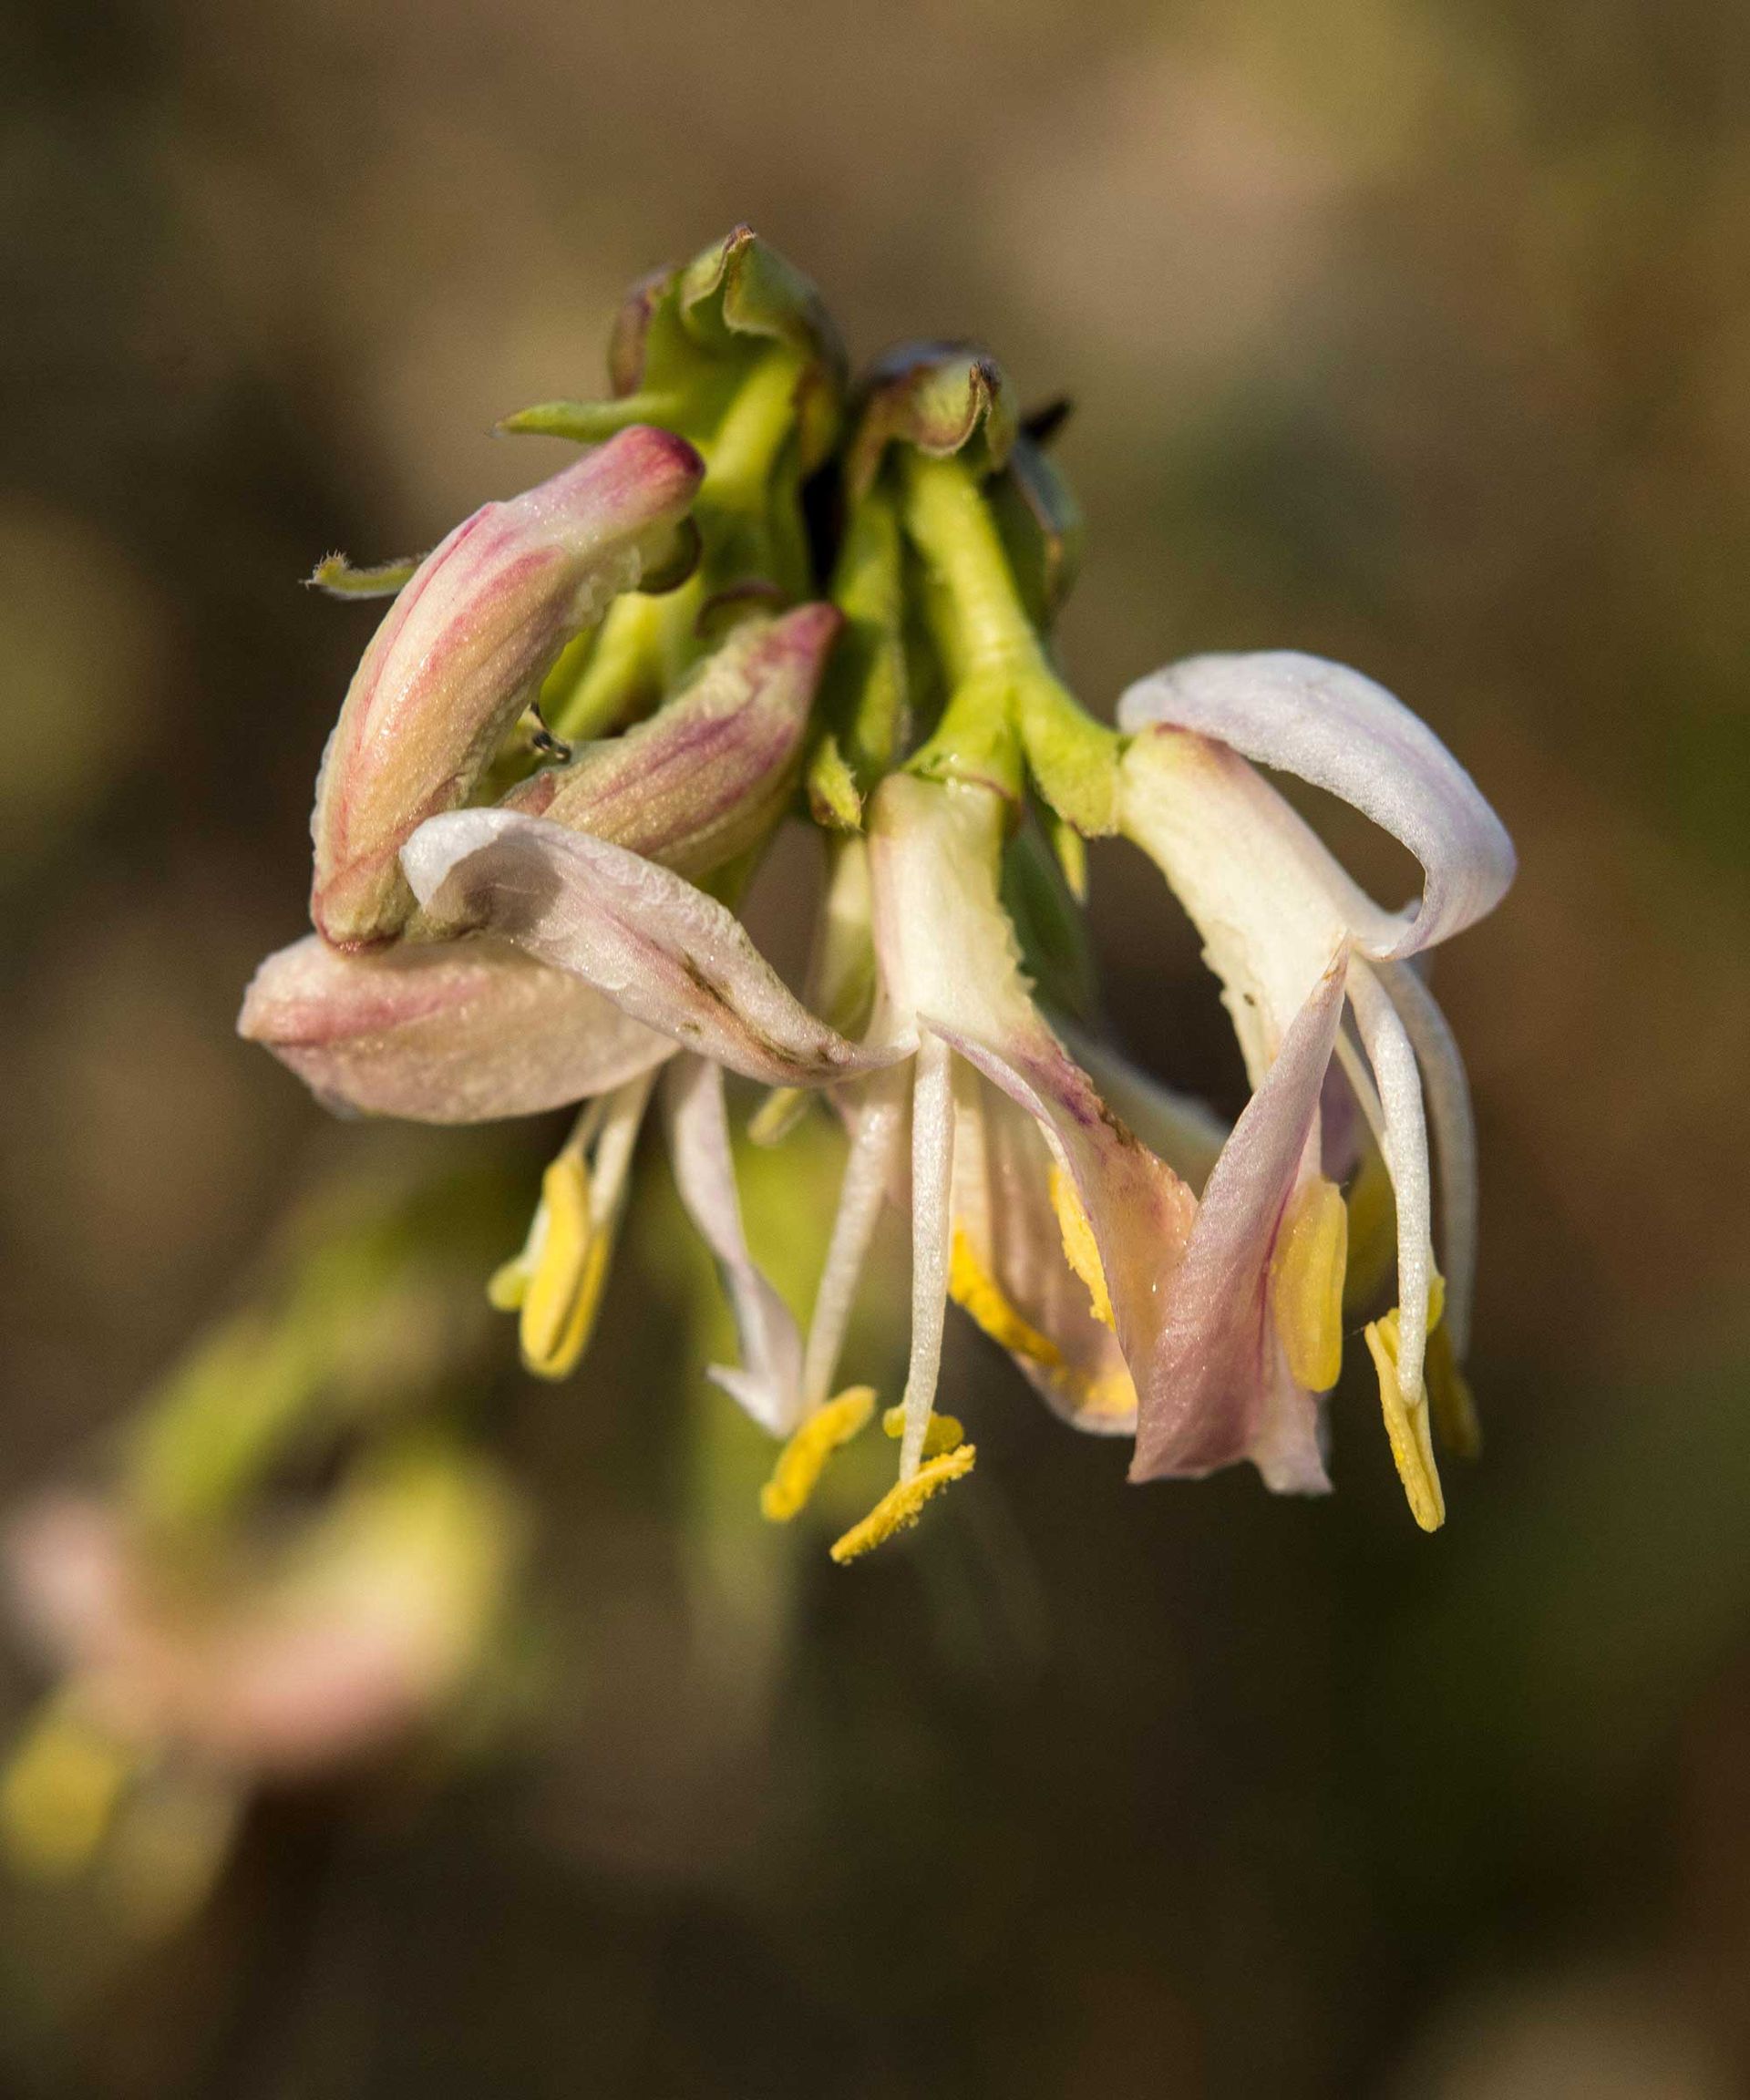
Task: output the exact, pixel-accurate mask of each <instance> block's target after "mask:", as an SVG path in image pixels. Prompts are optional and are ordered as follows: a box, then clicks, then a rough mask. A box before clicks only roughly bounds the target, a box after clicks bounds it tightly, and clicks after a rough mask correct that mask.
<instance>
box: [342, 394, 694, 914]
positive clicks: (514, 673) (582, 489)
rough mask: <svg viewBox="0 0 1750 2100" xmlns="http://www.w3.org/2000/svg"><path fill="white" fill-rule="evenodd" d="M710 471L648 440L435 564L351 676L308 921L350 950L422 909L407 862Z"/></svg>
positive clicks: (677, 442)
mask: <svg viewBox="0 0 1750 2100" xmlns="http://www.w3.org/2000/svg"><path fill="white" fill-rule="evenodd" d="M703 473H704V468H703V465H702V463H701V461H700V459H699V457H698V455H697V453H695V451H694V449H693V448H692V447H691V446H690V445H689V444H687V443H686V441H685V439H684V438H676V437H674V435H673V434H672V433H670V432H668V431H664V430H657V429H654V428H650V427H643V426H640V427H636V428H633V429H630V430H626V431H623V432H622V433H621V435H620V436H618V437H617V438H613V439H612V440H611V441H610V442H609V443H608V444H605V445H603V446H602V448H600V449H599V450H597V451H594V452H592V453H590V454H589V455H587V456H586V457H585V458H582V459H580V460H579V461H578V462H577V463H576V465H575V466H572V467H569V468H566V469H565V471H564V472H563V473H562V474H556V475H555V476H554V477H553V478H552V479H551V480H550V481H544V482H542V483H541V484H540V487H539V488H536V489H530V490H528V492H527V493H526V494H524V495H521V496H518V497H515V498H513V499H511V500H510V502H506V503H489V504H487V505H486V506H485V507H484V508H483V509H481V510H477V511H476V512H475V513H474V515H473V516H472V517H471V518H469V519H468V520H465V521H464V522H463V523H462V524H460V525H458V527H457V528H456V530H455V531H453V532H452V533H451V534H450V535H449V537H448V539H447V540H445V541H444V542H443V544H442V545H441V546H440V547H438V549H436V551H434V552H432V553H431V554H429V555H428V556H427V558H426V560H425V561H423V562H421V564H420V565H419V568H418V570H417V572H416V574H415V575H414V577H413V579H412V581H411V582H409V583H408V584H407V587H406V589H405V590H404V591H403V592H401V594H400V595H399V597H398V598H397V599H396V602H395V604H394V606H393V608H392V609H391V611H390V612H389V614H388V617H387V618H386V620H385V621H384V623H383V624H382V626H381V627H379V628H378V629H377V632H376V635H375V636H374V637H373V639H372V642H371V644H370V646H369V648H368V649H366V651H365V656H364V659H363V661H362V662H361V663H360V664H359V667H358V670H357V672H356V674H355V676H354V679H353V683H352V685H351V687H350V689H349V690H348V692H347V695H346V699H345V705H343V706H342V708H341V713H340V720H339V722H338V724H337V725H336V726H335V733H334V735H333V736H332V737H331V738H330V740H329V745H328V749H327V752H326V754H325V756H324V760H323V766H322V773H321V777H320V778H319V779H318V781H317V783H316V807H315V814H314V818H313V819H312V827H311V828H312V831H313V833H314V839H315V879H314V885H313V888H312V891H311V916H312V918H313V919H314V921H315V924H316V927H317V930H318V931H319V932H321V933H322V934H323V936H324V939H326V940H328V941H331V942H335V944H336V945H339V946H345V947H359V946H364V945H365V944H367V943H369V942H376V941H381V940H385V939H386V938H387V937H389V936H390V935H392V934H393V933H394V932H396V930H397V929H398V928H399V927H400V926H401V925H402V924H403V923H404V921H406V919H407V916H408V914H409V913H410V911H412V908H413V901H412V897H411V894H410V893H409V891H408V890H407V884H406V882H405V881H404V880H403V879H402V876H401V872H400V867H399V863H398V860H397V858H396V856H397V855H398V853H399V851H400V849H401V846H402V844H403V843H404V841H405V840H406V839H407V838H408V836H409V835H410V834H411V833H412V832H413V830H414V829H416V828H417V826H418V825H419V824H421V823H422V822H423V821H424V820H425V819H426V818H427V817H431V816H435V815H437V814H438V812H439V811H442V810H446V809H453V808H458V806H459V805H460V804H461V803H463V802H464V801H466V800H467V798H468V793H469V790H470V789H471V788H472V787H473V786H474V784H475V782H476V781H477V780H478V778H479V775H480V773H481V771H482V769H483V768H484V767H485V766H486V764H487V763H488V761H489V759H490V757H491V756H492V754H493V751H494V750H495V749H496V748H497V746H498V745H499V742H500V741H501V740H502V738H503V736H505V733H506V732H507V731H508V730H509V729H510V726H511V725H512V724H513V723H514V722H515V720H516V719H517V716H518V715H520V713H521V711H522V709H523V707H524V705H526V704H527V702H528V700H529V699H530V696H531V695H533V694H534V692H535V691H536V689H537V688H538V687H539V685H540V681H541V679H542V678H543V677H544V676H545V674H546V673H547V672H548V671H549V670H550V669H551V666H552V664H553V663H554V661H555V659H556V658H557V657H558V655H559V653H560V651H561V649H562V648H563V647H564V646H565V644H566V643H568V642H569V641H570V640H571V638H572V637H573V636H574V635H576V634H578V633H582V631H583V630H584V629H585V628H586V627H589V626H591V625H592V624H593V623H594V622H595V621H597V620H598V619H599V618H600V617H601V615H602V612H603V610H604V609H605V607H606V606H607V604H608V602H609V601H610V600H611V599H612V598H613V597H615V596H616V595H617V594H618V593H619V592H622V591H626V590H630V589H632V588H633V586H634V585H636V584H637V583H638V582H639V581H640V578H641V576H642V575H643V572H644V570H645V567H646V565H647V564H652V563H654V562H656V561H661V560H662V559H663V557H664V554H665V553H666V551H667V550H668V549H669V548H670V547H671V546H672V543H673V537H674V527H675V526H676V525H677V524H678V523H679V522H680V520H682V519H683V518H684V517H685V513H686V510H687V508H688V506H689V505H690V504H691V502H692V500H693V497H694V495H695V491H696V490H697V488H698V485H699V481H700V479H701V477H702V475H703Z"/></svg>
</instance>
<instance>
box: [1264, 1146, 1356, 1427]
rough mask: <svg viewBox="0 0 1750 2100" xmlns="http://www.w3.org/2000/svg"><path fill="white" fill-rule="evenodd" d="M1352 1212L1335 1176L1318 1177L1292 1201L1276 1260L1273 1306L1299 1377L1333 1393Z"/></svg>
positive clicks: (1291, 1366) (1338, 1367)
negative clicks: (1344, 1200)
mask: <svg viewBox="0 0 1750 2100" xmlns="http://www.w3.org/2000/svg"><path fill="white" fill-rule="evenodd" d="M1348 1254H1349V1212H1348V1210H1347V1209H1346V1208H1345V1206H1344V1204H1343V1194H1342V1191H1341V1190H1340V1189H1338V1188H1337V1185H1336V1183H1335V1182H1334V1181H1327V1180H1325V1179H1324V1178H1323V1176H1322V1175H1320V1176H1315V1177H1313V1178H1312V1179H1311V1180H1309V1181H1308V1182H1307V1183H1306V1185H1305V1186H1304V1187H1303V1188H1302V1189H1299V1190H1298V1191H1297V1192H1296V1194H1295V1195H1294V1197H1293V1198H1292V1200H1291V1202H1290V1203H1289V1206H1288V1213H1287V1215H1286V1217H1285V1218H1284V1219H1283V1220H1282V1230H1281V1231H1280V1232H1279V1233H1278V1234H1277V1236H1276V1252H1275V1255H1274V1257H1273V1259H1272V1261H1271V1294H1270V1302H1271V1312H1273V1313H1274V1315H1275V1320H1276V1332H1277V1333H1279V1334H1280V1335H1281V1336H1282V1347H1283V1349H1284V1350H1285V1351H1286V1352H1287V1354H1288V1367H1289V1369H1290V1370H1291V1371H1292V1373H1293V1374H1294V1376H1295V1378H1296V1379H1297V1380H1298V1382H1299V1383H1300V1384H1301V1385H1306V1386H1310V1387H1311V1388H1312V1391H1313V1392H1314V1393H1328V1392H1329V1391H1330V1390H1331V1388H1332V1386H1333V1385H1335V1384H1336V1382H1337V1374H1338V1373H1339V1372H1340V1371H1341V1370H1342V1369H1343V1271H1344V1268H1345V1265H1346V1263H1347V1261H1348Z"/></svg>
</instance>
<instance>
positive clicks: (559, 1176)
mask: <svg viewBox="0 0 1750 2100" xmlns="http://www.w3.org/2000/svg"><path fill="white" fill-rule="evenodd" d="M654 1077H655V1076H654V1073H646V1074H643V1076H640V1077H638V1078H636V1079H633V1080H629V1081H628V1082H627V1083H626V1085H625V1086H619V1087H616V1088H615V1089H614V1091H613V1092H612V1093H611V1094H604V1095H602V1096H601V1098H600V1099H599V1100H595V1101H592V1102H591V1103H590V1104H589V1105H588V1106H587V1107H585V1108H584V1110H583V1112H582V1115H581V1116H579V1117H578V1119H577V1123H576V1126H575V1127H574V1128H573V1129H572V1131H571V1136H570V1137H568V1138H567V1139H566V1141H565V1144H564V1146H563V1148H561V1151H560V1152H559V1153H558V1155H557V1156H556V1157H555V1158H554V1159H553V1160H552V1162H551V1165H550V1166H549V1167H548V1168H547V1171H546V1172H545V1173H544V1174H543V1175H542V1176H541V1180H540V1202H539V1203H538V1204H537V1205H536V1207H535V1215H534V1218H533V1220H532V1221H531V1223H530V1227H529V1237H528V1239H527V1240H526V1241H525V1242H524V1244H523V1247H522V1251H521V1252H520V1253H519V1254H515V1255H513V1256H512V1257H511V1258H510V1261H506V1262H504V1263H502V1264H501V1265H500V1266H499V1268H498V1269H496V1270H495V1271H493V1273H492V1275H491V1277H490V1279H489V1281H488V1283H487V1286H486V1295H487V1299H488V1302H489V1303H490V1304H491V1305H492V1306H494V1307H495V1308H496V1309H497V1310H498V1311H499V1312H520V1313H521V1319H520V1323H519V1328H518V1340H519V1343H520V1347H521V1352H522V1361H523V1364H524V1365H525V1367H526V1368H527V1369H528V1370H530V1372H532V1373H533V1374H534V1375H535V1376H536V1377H538V1378H555V1379H557V1378H566V1377H569V1376H570V1375H571V1373H572V1372H573V1371H574V1370H576V1368H577V1366H578V1364H579V1362H580V1361H581V1360H582V1354H583V1352H584V1350H585V1348H587V1347H588V1345H589V1340H590V1335H591V1333H592V1331H593V1329H594V1326H595V1315H596V1312H597V1311H598V1309H599V1308H600V1305H601V1302H602V1287H603V1285H604V1284H605V1283H606V1281H607V1273H608V1261H609V1257H610V1256H611V1255H612V1252H613V1240H614V1230H615V1228H616V1226H617V1225H618V1223H619V1220H620V1213H621V1211H622V1210H623V1209H624V1207H625V1197H626V1190H627V1186H628V1178H629V1174H630V1170H631V1167H632V1156H633V1150H634V1148H636V1145H637V1142H638V1128H639V1125H640V1124H641V1123H642V1121H643V1113H644V1106H645V1103H646V1102H647V1101H648V1100H649V1098H650V1090H651V1087H652V1086H653V1085H654ZM592 1150H593V1153H594V1171H593V1172H592V1171H591V1167H590V1164H589V1154H590V1153H591V1151H592Z"/></svg>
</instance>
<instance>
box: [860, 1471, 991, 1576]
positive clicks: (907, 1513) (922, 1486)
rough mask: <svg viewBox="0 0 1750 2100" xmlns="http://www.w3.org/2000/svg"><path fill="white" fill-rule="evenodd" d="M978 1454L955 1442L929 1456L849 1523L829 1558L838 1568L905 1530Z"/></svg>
mask: <svg viewBox="0 0 1750 2100" xmlns="http://www.w3.org/2000/svg"><path fill="white" fill-rule="evenodd" d="M977 1456H978V1446H976V1445H974V1444H957V1445H956V1446H954V1448H953V1449H952V1451H944V1452H943V1453H942V1456H941V1457H940V1458H932V1459H931V1460H930V1462H929V1463H928V1465H925V1466H921V1467H919V1469H918V1470H917V1472H915V1473H914V1474H913V1475H912V1476H911V1479H909V1480H901V1482H900V1484H899V1486H898V1487H892V1488H890V1489H889V1490H888V1492H887V1493H886V1494H885V1495H883V1496H882V1497H881V1498H880V1501H879V1502H878V1503H877V1504H876V1505H875V1507H874V1508H872V1509H871V1510H870V1513H869V1515H868V1516H867V1517H865V1518H863V1520H862V1522H861V1523H860V1524H853V1525H852V1526H851V1528H850V1529H849V1531H847V1532H846V1533H845V1535H844V1537H843V1538H842V1539H839V1540H838V1541H837V1542H836V1543H835V1544H834V1546H833V1548H832V1557H833V1559H834V1560H836V1561H838V1563H839V1566H840V1567H841V1568H842V1567H843V1566H844V1564H845V1562H846V1561H847V1560H856V1559H857V1558H858V1556H859V1555H860V1554H863V1553H867V1552H868V1551H869V1550H870V1548H871V1547H873V1546H879V1545H880V1544H881V1542H882V1541H883V1539H890V1538H892V1536H893V1534H894V1533H895V1532H896V1531H905V1530H909V1529H911V1526H912V1525H913V1524H915V1523H916V1522H917V1520H918V1512H919V1511H920V1510H921V1508H923V1506H924V1504H925V1503H926V1502H927V1501H928V1500H929V1499H930V1498H931V1497H932V1495H934V1494H936V1493H937V1492H939V1490H941V1489H942V1488H943V1487H947V1485H948V1483H949V1482H950V1481H951V1480H958V1479H960V1478H961V1477H962V1475H963V1474H967V1473H970V1472H971V1471H972V1469H973V1460H974V1459H975V1458H976V1457H977Z"/></svg>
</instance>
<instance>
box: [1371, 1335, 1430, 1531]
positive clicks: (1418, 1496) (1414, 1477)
mask: <svg viewBox="0 0 1750 2100" xmlns="http://www.w3.org/2000/svg"><path fill="white" fill-rule="evenodd" d="M1367 1350H1368V1354H1370V1355H1371V1356H1372V1357H1373V1360H1374V1370H1375V1371H1376V1372H1377V1373H1378V1374H1379V1402H1380V1408H1381V1411H1382V1412H1383V1413H1384V1415H1385V1434H1386V1435H1387V1436H1389V1437H1390V1438H1391V1442H1392V1457H1393V1458H1394V1459H1395V1461H1396V1463H1397V1477H1398V1478H1399V1479H1400V1480H1401V1481H1402V1482H1403V1483H1404V1494H1405V1499H1406V1500H1407V1501H1408V1503H1409V1505H1410V1514H1411V1516H1413V1517H1414V1518H1415V1520H1416V1522H1417V1523H1418V1524H1419V1525H1420V1526H1421V1527H1422V1529H1423V1530H1425V1531H1437V1530H1438V1529H1440V1527H1441V1525H1443V1524H1444V1523H1445V1522H1446V1497H1445V1495H1444V1494H1443V1493H1442V1492H1441V1487H1440V1472H1439V1468H1438V1467H1436V1464H1435V1462H1434V1446H1433V1444H1432V1442H1431V1441H1430V1440H1429V1436H1428V1408H1427V1404H1426V1401H1425V1400H1424V1399H1423V1398H1422V1397H1421V1395H1417V1396H1416V1397H1415V1399H1414V1400H1409V1401H1406V1400H1405V1396H1404V1390H1403V1387H1402V1386H1401V1385H1400V1384H1399V1383H1398V1375H1397V1350H1398V1314H1397V1312H1395V1311H1393V1312H1388V1313H1386V1314H1385V1318H1384V1319H1382V1320H1375V1321H1374V1322H1373V1323H1371V1324H1370V1325H1369V1326H1368V1328H1367Z"/></svg>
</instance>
